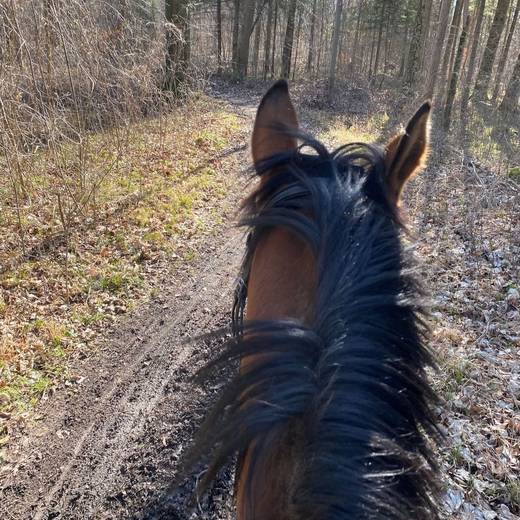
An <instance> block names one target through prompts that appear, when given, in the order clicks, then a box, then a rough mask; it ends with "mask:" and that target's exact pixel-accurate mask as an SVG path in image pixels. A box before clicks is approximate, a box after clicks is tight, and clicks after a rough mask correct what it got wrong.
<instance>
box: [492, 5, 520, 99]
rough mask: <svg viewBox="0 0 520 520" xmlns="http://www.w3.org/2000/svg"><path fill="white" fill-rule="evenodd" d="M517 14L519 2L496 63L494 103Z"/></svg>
mask: <svg viewBox="0 0 520 520" xmlns="http://www.w3.org/2000/svg"><path fill="white" fill-rule="evenodd" d="M519 12H520V0H517V2H516V7H515V12H514V14H513V21H512V22H511V26H510V28H509V32H508V34H507V38H506V42H505V44H504V48H503V50H502V54H501V56H500V61H499V62H498V67H497V77H496V79H495V88H494V89H493V101H495V102H496V100H497V98H498V95H499V93H500V86H501V83H502V79H503V76H504V70H505V68H506V62H507V56H508V55H509V49H510V48H511V42H512V41H513V35H514V34H515V29H516V23H517V21H518V13H519Z"/></svg>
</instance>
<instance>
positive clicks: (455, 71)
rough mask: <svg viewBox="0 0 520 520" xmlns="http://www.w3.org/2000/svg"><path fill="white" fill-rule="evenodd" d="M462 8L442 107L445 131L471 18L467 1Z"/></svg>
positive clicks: (448, 121)
mask: <svg viewBox="0 0 520 520" xmlns="http://www.w3.org/2000/svg"><path fill="white" fill-rule="evenodd" d="M464 10H465V11H467V14H466V16H465V17H464V22H463V23H462V30H461V33H460V39H459V44H458V46H457V52H456V54H455V61H454V64H453V72H452V74H451V77H450V82H449V86H448V93H447V95H446V105H445V107H444V115H443V128H444V130H445V131H446V132H447V131H448V130H449V129H450V125H451V113H452V110H453V103H454V101H455V94H456V92H457V87H458V84H459V76H460V69H461V66H462V56H463V54H464V49H465V46H466V40H467V37H468V31H469V26H470V20H471V15H470V13H469V10H468V2H467V1H466V2H465V6H464Z"/></svg>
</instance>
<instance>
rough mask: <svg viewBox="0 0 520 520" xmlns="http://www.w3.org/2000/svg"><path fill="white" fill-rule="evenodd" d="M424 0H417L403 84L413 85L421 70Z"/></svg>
mask: <svg viewBox="0 0 520 520" xmlns="http://www.w3.org/2000/svg"><path fill="white" fill-rule="evenodd" d="M424 2H425V0H419V3H418V6H417V13H416V16H415V21H414V24H413V30H412V37H411V43H410V51H409V53H408V64H407V67H406V75H405V84H406V85H408V86H409V87H414V86H415V83H416V81H417V77H418V75H419V72H420V71H421V54H422V45H423V38H422V33H423V21H424V7H425V5H424Z"/></svg>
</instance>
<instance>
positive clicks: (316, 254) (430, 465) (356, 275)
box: [187, 81, 439, 520]
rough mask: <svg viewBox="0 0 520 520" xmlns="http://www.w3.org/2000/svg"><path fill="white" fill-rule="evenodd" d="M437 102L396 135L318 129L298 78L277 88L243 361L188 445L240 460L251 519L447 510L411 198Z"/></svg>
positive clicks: (240, 513) (326, 519)
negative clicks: (308, 119)
mask: <svg viewBox="0 0 520 520" xmlns="http://www.w3.org/2000/svg"><path fill="white" fill-rule="evenodd" d="M430 108H431V107H430V104H429V103H425V104H423V105H422V106H421V108H420V109H419V110H418V111H417V113H416V114H415V115H414V116H413V117H412V119H411V120H410V122H409V123H408V125H407V126H406V129H405V131H404V132H402V133H399V134H398V135H396V136H395V137H394V138H393V139H391V140H390V142H389V143H388V144H387V146H386V147H385V148H384V149H383V148H380V147H378V146H375V145H372V144H362V143H353V144H348V145H345V146H342V147H341V148H339V149H337V150H335V151H333V152H329V151H328V150H327V149H326V148H325V146H324V145H323V144H321V143H320V142H319V141H317V140H315V139H312V138H310V137H308V136H306V135H304V134H303V133H302V132H301V131H300V129H299V126H298V119H297V115H296V112H295V109H294V107H293V104H292V102H291V99H290V96H289V92H288V87H287V83H286V82H285V81H279V82H278V83H276V84H275V85H274V86H273V87H272V88H271V89H270V90H269V91H268V92H267V94H266V95H265V96H264V98H263V99H262V101H261V103H260V106H259V108H258V113H257V116H256V120H255V124H254V130H253V137H252V155H253V161H254V165H255V170H256V173H257V174H258V176H259V183H258V187H257V188H256V189H255V190H254V192H253V193H252V195H251V196H250V197H249V198H248V199H247V200H246V201H245V202H244V205H243V218H242V224H243V225H244V226H246V227H247V228H248V229H249V235H248V241H247V247H246V254H245V258H244V262H243V265H242V271H241V280H240V283H239V285H238V289H237V291H236V297H235V304H234V307H233V318H234V331H235V335H234V339H233V340H232V341H230V343H229V345H228V347H227V348H226V350H225V352H224V353H222V354H221V355H220V356H219V357H218V359H217V360H215V362H214V363H212V364H211V366H210V367H209V368H208V370H209V369H210V368H212V367H214V366H216V365H218V364H222V363H228V362H231V361H233V360H239V364H240V369H239V370H238V373H237V374H236V375H235V376H234V377H233V378H232V380H231V381H230V382H229V383H228V384H227V386H226V387H225V388H224V390H223V392H222V395H221V396H220V399H219V400H218V402H217V403H216V404H215V406H214V408H213V409H212V410H211V411H210V413H209V414H208V416H207V418H206V420H205V422H204V424H203V425H202V427H201V429H200V431H199V433H198V435H197V438H196V442H195V446H194V448H193V449H192V451H191V452H190V454H189V456H188V459H187V460H188V465H189V464H190V463H192V462H193V461H195V460H196V459H200V458H203V457H204V456H206V457H208V456H209V458H210V466H209V469H208V471H207V472H206V475H205V478H204V480H203V482H202V486H201V487H202V488H203V487H204V486H205V485H207V484H208V483H209V482H211V481H212V480H213V479H214V477H215V476H216V474H217V472H218V471H219V469H220V468H222V466H224V465H225V464H226V463H228V462H229V461H231V460H233V457H234V455H236V458H237V468H236V481H235V493H236V504H237V517H238V519H239V520H304V519H305V520H309V519H315V520H334V519H350V520H354V519H381V520H382V519H385V520H389V519H396V520H398V519H399V520H404V519H406V520H410V519H412V518H413V519H414V520H432V519H435V518H438V511H437V509H438V507H437V492H438V486H437V466H436V463H435V456H434V454H435V447H436V443H437V441H438V438H439V435H438V429H437V426H436V423H435V418H434V414H433V411H432V409H433V406H434V404H435V403H436V396H435V394H434V392H433V391H432V389H431V387H430V385H429V382H428V379H427V376H426V372H425V371H426V369H427V367H429V366H433V365H434V363H433V359H432V356H431V354H430V352H429V350H428V348H427V346H426V337H427V326H426V324H425V309H424V307H423V303H422V301H421V297H422V294H423V293H422V290H421V287H420V284H419V281H418V279H417V276H416V273H415V272H414V269H413V267H414V261H413V258H412V257H411V254H410V251H409V250H408V248H407V247H405V246H404V245H403V242H402V236H403V234H405V233H406V230H405V227H404V225H403V222H402V216H401V210H400V201H401V194H402V190H403V187H404V185H405V184H406V182H407V181H408V180H409V179H410V178H411V177H412V175H414V173H416V172H417V171H418V170H419V169H420V168H421V167H422V166H423V164H424V162H425V159H426V156H427V152H428V131H429V115H430Z"/></svg>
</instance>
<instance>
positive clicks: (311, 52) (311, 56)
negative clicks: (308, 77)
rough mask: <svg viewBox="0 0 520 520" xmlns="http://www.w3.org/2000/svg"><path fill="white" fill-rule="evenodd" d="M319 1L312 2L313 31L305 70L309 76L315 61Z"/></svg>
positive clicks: (311, 31)
mask: <svg viewBox="0 0 520 520" xmlns="http://www.w3.org/2000/svg"><path fill="white" fill-rule="evenodd" d="M317 3H318V2H317V0H313V2H312V14H311V30H310V36H309V53H308V54H307V66H306V67H305V70H306V72H307V74H310V73H311V71H312V62H313V60H314V36H315V32H316V5H317Z"/></svg>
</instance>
